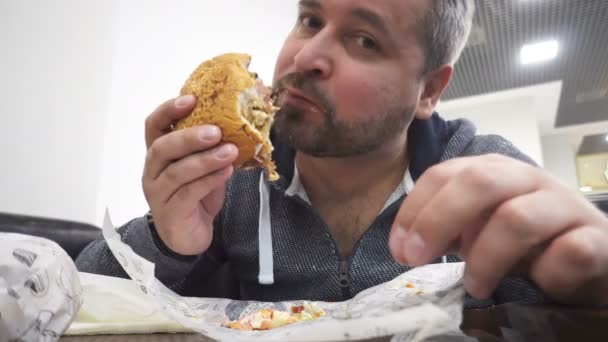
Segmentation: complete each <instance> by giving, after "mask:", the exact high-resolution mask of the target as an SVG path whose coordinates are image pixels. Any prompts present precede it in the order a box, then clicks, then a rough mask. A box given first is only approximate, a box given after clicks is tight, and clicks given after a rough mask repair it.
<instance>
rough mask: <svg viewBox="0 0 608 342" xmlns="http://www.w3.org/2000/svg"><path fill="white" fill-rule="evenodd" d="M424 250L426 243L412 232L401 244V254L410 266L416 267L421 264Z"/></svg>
mask: <svg viewBox="0 0 608 342" xmlns="http://www.w3.org/2000/svg"><path fill="white" fill-rule="evenodd" d="M425 248H426V243H425V242H424V239H422V236H420V234H418V233H416V232H412V233H411V234H409V236H407V237H406V239H405V243H404V244H403V254H404V257H405V260H407V262H408V263H410V264H412V265H418V264H419V263H420V262H422V261H423V260H421V259H422V254H423V253H424V250H425Z"/></svg>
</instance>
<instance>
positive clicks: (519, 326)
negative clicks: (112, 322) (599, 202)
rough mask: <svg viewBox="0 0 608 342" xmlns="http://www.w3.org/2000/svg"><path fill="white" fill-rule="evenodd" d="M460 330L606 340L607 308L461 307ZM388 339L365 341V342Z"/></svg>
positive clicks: (85, 341) (89, 340)
mask: <svg viewBox="0 0 608 342" xmlns="http://www.w3.org/2000/svg"><path fill="white" fill-rule="evenodd" d="M461 329H462V330H463V331H464V332H465V333H466V334H467V335H468V336H472V337H475V338H476V339H477V340H478V341H480V342H521V341H543V342H544V341H546V342H562V341H564V342H566V341H567V342H570V341H577V342H578V341H581V342H584V341H599V342H602V341H608V308H605V309H582V308H573V307H565V306H551V305H521V304H505V305H499V306H495V307H492V308H489V309H483V310H465V311H464V316H463V322H462V326H461ZM388 340H389V339H376V340H368V342H372V341H373V342H379V341H388ZM140 341H141V342H157V341H159V342H160V341H167V342H209V341H213V340H211V339H209V338H206V337H203V336H200V335H196V334H154V335H108V336H71V337H63V338H61V339H60V342H140Z"/></svg>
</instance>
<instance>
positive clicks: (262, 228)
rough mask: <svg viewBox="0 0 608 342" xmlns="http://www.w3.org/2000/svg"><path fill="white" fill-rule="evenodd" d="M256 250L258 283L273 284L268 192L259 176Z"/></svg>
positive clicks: (261, 177) (266, 185)
mask: <svg viewBox="0 0 608 342" xmlns="http://www.w3.org/2000/svg"><path fill="white" fill-rule="evenodd" d="M258 250H259V253H260V273H259V274H258V282H259V283H260V284H262V285H272V284H274V260H273V256H272V228H271V224H270V191H269V189H268V184H266V181H265V180H264V172H262V173H261V175H260V217H259V220H258Z"/></svg>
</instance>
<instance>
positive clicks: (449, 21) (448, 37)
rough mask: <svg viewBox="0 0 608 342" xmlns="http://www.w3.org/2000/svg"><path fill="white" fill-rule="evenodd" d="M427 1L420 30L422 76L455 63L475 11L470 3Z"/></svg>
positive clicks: (465, 39)
mask: <svg viewBox="0 0 608 342" xmlns="http://www.w3.org/2000/svg"><path fill="white" fill-rule="evenodd" d="M430 1H431V4H430V9H429V11H428V13H427V14H426V16H425V18H424V20H423V23H422V27H421V30H422V37H421V38H422V39H421V42H422V44H423V47H424V49H425V58H426V62H425V64H424V68H423V70H422V73H421V75H425V74H427V73H428V72H431V71H433V70H435V69H436V68H438V67H439V66H441V65H444V64H454V63H456V61H457V60H458V57H460V54H461V53H462V50H463V49H464V47H465V45H466V42H467V39H468V37H469V33H470V32H471V26H472V24H473V14H474V12H475V3H474V1H473V0H430Z"/></svg>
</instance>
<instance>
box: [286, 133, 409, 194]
mask: <svg viewBox="0 0 608 342" xmlns="http://www.w3.org/2000/svg"><path fill="white" fill-rule="evenodd" d="M406 144H407V131H406V132H404V133H403V134H402V135H400V136H398V137H397V138H395V139H393V140H392V141H390V142H389V143H387V144H386V145H385V146H383V147H382V148H380V149H378V150H376V151H373V152H370V153H367V154H364V155H359V156H354V157H348V158H317V157H313V156H310V155H306V154H303V153H301V152H298V153H297V154H296V165H297V168H298V173H299V175H300V179H301V182H302V185H303V186H304V188H305V189H306V192H307V193H308V195H309V197H310V198H311V201H313V202H315V199H324V200H326V199H334V200H340V199H349V198H352V197H354V196H360V195H362V196H367V195H369V194H370V193H371V192H377V191H382V192H387V191H388V192H389V193H388V194H387V196H388V195H390V192H392V191H393V190H394V189H395V187H396V186H397V185H398V184H399V183H400V182H401V181H402V180H403V175H404V173H405V170H406V169H407V166H408V160H407V148H406V147H407V146H406Z"/></svg>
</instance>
